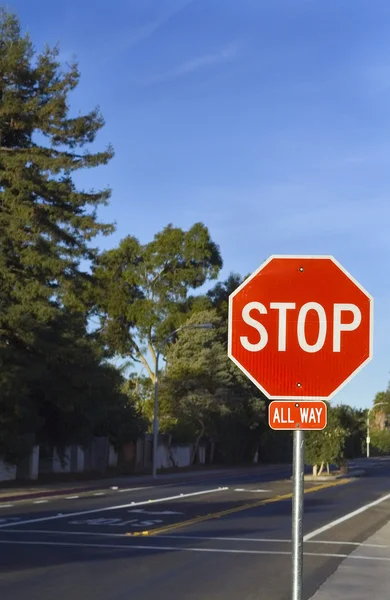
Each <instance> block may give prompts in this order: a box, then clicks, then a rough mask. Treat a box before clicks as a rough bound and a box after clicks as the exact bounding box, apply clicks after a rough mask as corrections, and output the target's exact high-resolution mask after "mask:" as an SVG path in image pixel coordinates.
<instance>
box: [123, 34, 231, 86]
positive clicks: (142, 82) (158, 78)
mask: <svg viewBox="0 0 390 600" xmlns="http://www.w3.org/2000/svg"><path fill="white" fill-rule="evenodd" d="M240 52H241V44H239V42H237V41H235V42H232V43H230V44H228V45H227V46H223V47H222V48H219V50H217V51H216V52H210V53H209V54H203V55H201V56H195V57H194V58H191V59H189V60H187V61H185V62H183V63H180V64H178V65H176V66H175V67H172V68H171V69H168V70H166V71H162V72H160V73H152V74H151V75H146V76H144V77H142V78H139V79H136V80H133V81H132V83H133V84H134V85H138V86H142V87H143V86H148V85H154V84H156V83H163V82H165V81H170V80H173V79H177V78H179V77H184V76H185V75H190V74H192V73H196V72H197V71H200V70H201V69H204V68H208V67H215V66H217V65H220V64H223V63H227V62H230V61H232V60H234V59H235V58H237V56H239V54H240Z"/></svg>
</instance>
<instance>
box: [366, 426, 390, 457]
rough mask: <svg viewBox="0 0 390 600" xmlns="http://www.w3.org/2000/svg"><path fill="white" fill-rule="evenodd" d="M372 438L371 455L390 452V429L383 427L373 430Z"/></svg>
mask: <svg viewBox="0 0 390 600" xmlns="http://www.w3.org/2000/svg"><path fill="white" fill-rule="evenodd" d="M370 438H371V455H373V456H378V455H386V456H388V455H389V454H390V430H389V429H382V430H376V431H372V432H371V434H370Z"/></svg>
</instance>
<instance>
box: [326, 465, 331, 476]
mask: <svg viewBox="0 0 390 600" xmlns="http://www.w3.org/2000/svg"><path fill="white" fill-rule="evenodd" d="M326 470H327V472H328V475H330V464H329V463H328V462H327V463H326Z"/></svg>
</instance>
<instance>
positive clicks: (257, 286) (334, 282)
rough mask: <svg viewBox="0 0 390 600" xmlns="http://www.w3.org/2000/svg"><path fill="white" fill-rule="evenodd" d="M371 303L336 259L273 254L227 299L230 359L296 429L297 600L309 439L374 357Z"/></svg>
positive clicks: (281, 423)
mask: <svg viewBox="0 0 390 600" xmlns="http://www.w3.org/2000/svg"><path fill="white" fill-rule="evenodd" d="M372 329H373V299H372V297H371V296H370V294H369V293H368V292H366V290H365V289H364V288H363V287H362V286H361V285H360V284H359V283H358V282H357V281H356V280H355V279H354V278H353V277H352V276H351V275H350V274H349V273H348V272H347V271H346V270H345V269H344V268H343V267H342V266H341V265H340V263H338V262H337V261H336V260H335V259H334V258H333V257H332V256H271V257H270V258H269V259H268V260H266V261H265V262H264V263H263V264H262V265H261V266H260V267H259V268H258V269H257V270H256V271H255V272H254V273H252V275H250V276H249V277H248V278H247V279H246V280H245V281H244V282H243V283H242V284H241V285H240V286H239V287H238V288H237V289H236V290H235V291H234V292H233V293H232V294H231V295H230V297H229V328H228V355H229V357H230V358H231V360H232V361H233V362H234V363H235V364H236V365H237V366H238V367H239V368H240V369H241V371H243V373H245V375H246V376H247V377H248V378H249V379H250V380H251V381H252V382H253V383H254V384H255V385H256V386H257V387H258V388H259V389H260V390H261V391H262V393H263V394H264V395H265V396H266V397H267V398H268V399H269V400H273V401H275V402H271V403H270V405H269V412H268V416H269V425H270V427H272V428H273V429H281V430H282V429H284V430H293V431H294V434H293V438H294V453H293V508H292V600H302V581H303V509H304V467H305V465H304V461H305V459H304V451H305V447H304V436H305V431H306V430H322V429H324V428H325V427H326V423H327V405H326V404H325V402H324V400H329V399H330V398H331V397H332V396H334V395H335V394H336V393H337V392H338V391H339V390H340V389H341V388H342V387H343V386H344V385H345V384H346V383H347V382H348V381H350V379H352V377H353V376H354V375H356V373H358V372H359V371H360V370H361V369H362V368H363V367H364V366H365V365H366V364H367V363H368V362H369V361H370V360H371V359H372V346H373V344H372ZM276 401H277V402H276Z"/></svg>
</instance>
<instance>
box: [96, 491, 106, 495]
mask: <svg viewBox="0 0 390 600" xmlns="http://www.w3.org/2000/svg"><path fill="white" fill-rule="evenodd" d="M105 495H106V494H105V492H95V493H94V496H105Z"/></svg>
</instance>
